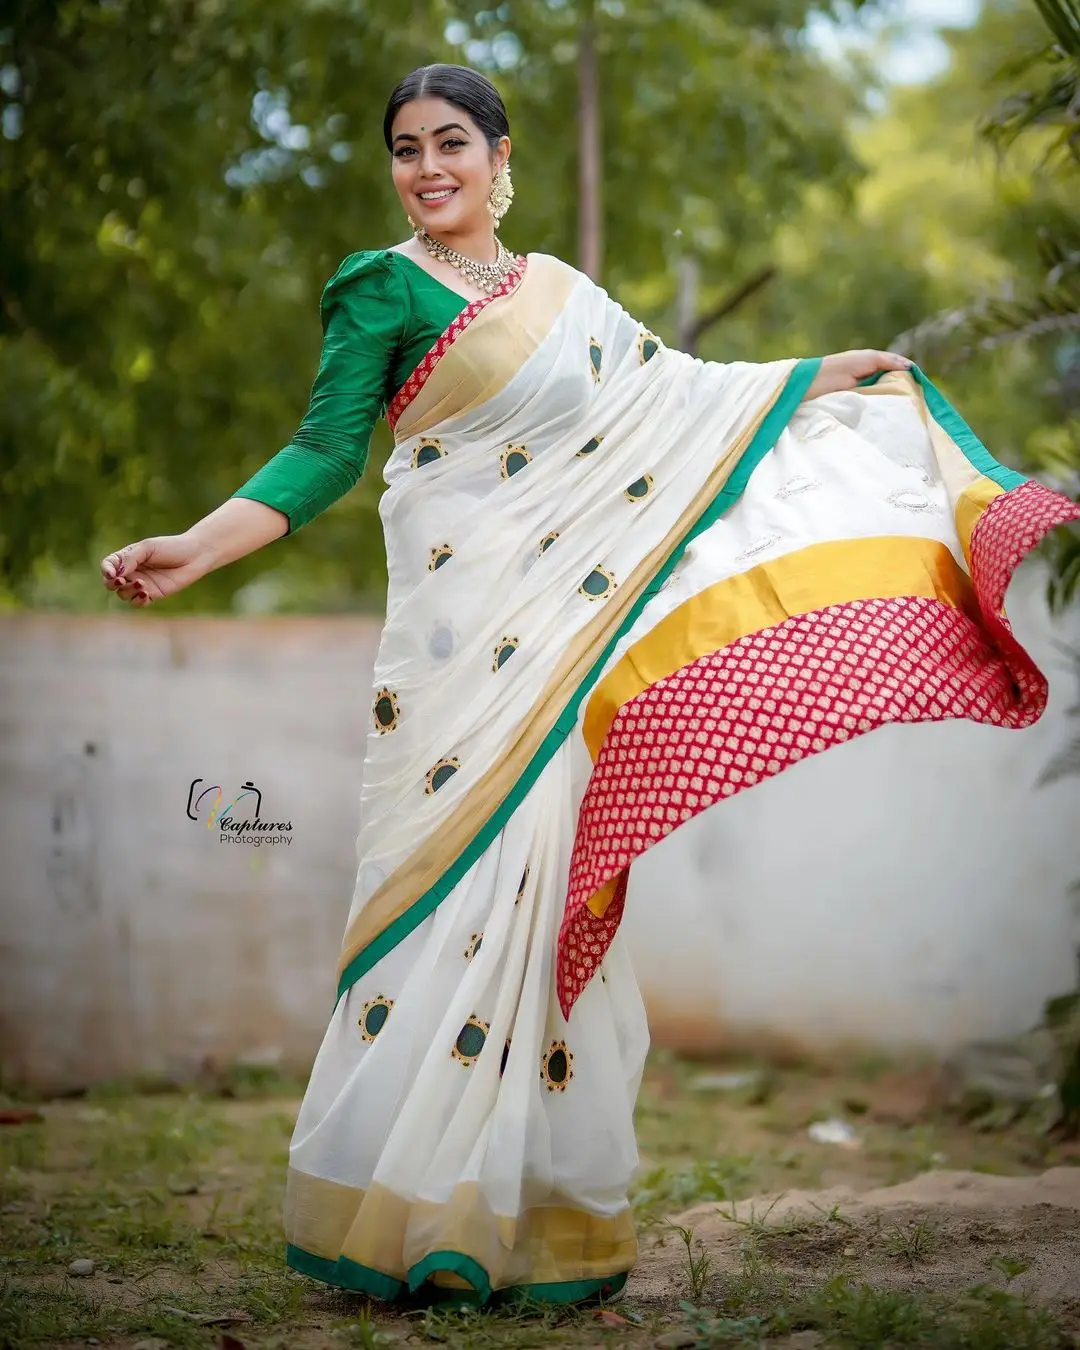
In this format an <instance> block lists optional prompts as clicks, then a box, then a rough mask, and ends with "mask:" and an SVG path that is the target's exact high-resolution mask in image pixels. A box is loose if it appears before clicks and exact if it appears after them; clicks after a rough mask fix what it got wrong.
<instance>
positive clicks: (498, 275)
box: [416, 229, 518, 295]
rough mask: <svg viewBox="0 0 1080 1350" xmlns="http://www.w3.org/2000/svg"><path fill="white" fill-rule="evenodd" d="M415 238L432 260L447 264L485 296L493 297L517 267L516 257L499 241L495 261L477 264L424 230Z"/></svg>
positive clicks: (473, 259) (420, 230)
mask: <svg viewBox="0 0 1080 1350" xmlns="http://www.w3.org/2000/svg"><path fill="white" fill-rule="evenodd" d="M416 237H417V238H418V239H419V240H420V242H421V243H422V244H423V246H424V247H425V248H426V249H427V251H428V252H429V253H430V254H431V256H432V257H433V258H436V259H438V261H439V262H444V263H449V264H450V266H451V267H452V268H454V270H455V271H456V272H458V273H459V274H460V275H461V276H462V277H464V278H465V280H466V281H467V282H469V283H470V285H473V286H475V287H476V289H477V290H478V291H483V292H484V294H485V295H494V293H495V292H496V291H497V290H498V289H499V287H500V286H501V285H502V284H503V282H504V281H505V280H506V278H507V277H508V276H509V275H510V273H511V272H513V271H514V269H515V268H516V267H517V265H518V258H517V255H516V254H513V253H511V252H510V250H509V249H508V248H507V247H506V245H505V244H504V243H503V241H502V240H501V239H496V241H495V243H496V245H497V247H498V250H499V251H498V256H497V257H496V259H495V261H494V262H493V263H483V262H477V261H476V259H475V258H467V257H466V256H465V254H464V253H458V251H457V250H456V249H453V248H450V246H449V245H448V244H444V243H443V242H442V241H441V240H439V239H433V238H432V237H431V235H430V234H428V232H427V230H425V229H419V230H417V232H416Z"/></svg>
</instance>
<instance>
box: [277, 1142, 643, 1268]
mask: <svg viewBox="0 0 1080 1350" xmlns="http://www.w3.org/2000/svg"><path fill="white" fill-rule="evenodd" d="M285 1235H286V1240H287V1241H288V1242H289V1243H290V1244H292V1245H293V1246H295V1247H299V1248H301V1249H302V1250H303V1251H306V1252H310V1253H311V1254H312V1255H313V1256H321V1257H323V1258H324V1259H326V1260H328V1261H336V1260H337V1259H338V1258H339V1257H341V1256H343V1257H345V1258H347V1259H348V1260H350V1261H356V1262H358V1263H359V1264H360V1265H362V1266H367V1267H369V1268H370V1269H372V1270H376V1271H379V1272H381V1273H382V1274H384V1275H388V1276H390V1277H391V1278H392V1279H397V1280H402V1281H404V1280H406V1279H407V1278H408V1270H409V1267H411V1266H415V1265H416V1264H417V1263H418V1262H420V1261H422V1260H423V1258H424V1257H425V1256H427V1255H429V1254H430V1253H431V1252H435V1251H453V1252H457V1253H460V1254H461V1255H463V1256H469V1257H471V1258H472V1259H473V1260H474V1261H477V1262H478V1263H479V1264H480V1265H481V1266H482V1267H483V1269H484V1270H485V1271H486V1272H487V1275H488V1278H489V1280H490V1281H491V1287H492V1288H493V1289H500V1288H507V1287H509V1286H511V1285H518V1284H557V1283H564V1282H569V1281H577V1280H591V1279H603V1278H604V1277H606V1276H608V1275H611V1274H615V1273H618V1272H621V1271H624V1270H628V1269H629V1268H630V1267H631V1266H632V1265H633V1264H634V1261H635V1259H636V1257H637V1236H636V1234H635V1232H634V1220H633V1215H632V1213H631V1211H630V1209H629V1207H627V1208H626V1209H623V1210H620V1211H619V1213H618V1214H616V1215H615V1216H614V1217H611V1218H607V1217H604V1216H602V1215H598V1214H591V1213H589V1212H588V1211H587V1210H584V1209H579V1208H576V1207H574V1206H571V1205H565V1204H562V1205H536V1206H533V1207H532V1208H530V1209H526V1210H524V1211H523V1212H522V1213H521V1214H518V1215H514V1216H512V1217H511V1216H507V1215H500V1214H494V1213H493V1212H492V1211H491V1209H490V1207H489V1205H488V1203H487V1201H486V1200H485V1198H484V1196H483V1194H482V1193H481V1191H480V1188H479V1186H477V1185H476V1183H475V1182H468V1183H462V1184H460V1185H458V1186H456V1187H455V1188H454V1190H453V1192H452V1193H451V1195H450V1198H449V1199H448V1200H447V1201H446V1202H445V1203H441V1204H437V1203H435V1202H433V1201H429V1200H405V1199H403V1198H402V1197H401V1196H399V1195H396V1194H395V1193H394V1192H393V1191H390V1190H388V1189H387V1188H386V1187H384V1186H379V1185H378V1184H376V1185H373V1186H371V1187H370V1188H369V1189H368V1190H366V1191H365V1190H361V1189H360V1188H358V1187H354V1186H346V1185H344V1184H343V1183H341V1182H337V1181H327V1180H325V1179H324V1178H322V1177H313V1176H309V1175H308V1174H307V1173H305V1172H300V1171H297V1170H296V1169H295V1168H290V1169H289V1171H288V1176H287V1181H286V1188H285ZM413 1245H414V1246H415V1250H409V1248H410V1246H413ZM440 1282H441V1283H449V1282H447V1281H440ZM452 1283H459V1282H458V1281H453V1282H452Z"/></svg>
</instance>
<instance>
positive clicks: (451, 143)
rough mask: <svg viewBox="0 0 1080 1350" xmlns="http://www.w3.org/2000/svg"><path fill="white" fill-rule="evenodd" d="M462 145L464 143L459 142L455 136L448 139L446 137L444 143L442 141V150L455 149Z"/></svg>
mask: <svg viewBox="0 0 1080 1350" xmlns="http://www.w3.org/2000/svg"><path fill="white" fill-rule="evenodd" d="M464 144H465V141H463V140H461V139H460V138H459V137H457V136H450V137H448V138H447V139H446V140H445V141H443V144H442V148H443V149H444V150H448V149H454V148H456V147H457V146H459V145H464Z"/></svg>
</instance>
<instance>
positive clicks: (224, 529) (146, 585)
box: [101, 497, 289, 607]
mask: <svg viewBox="0 0 1080 1350" xmlns="http://www.w3.org/2000/svg"><path fill="white" fill-rule="evenodd" d="M288 529H289V518H288V516H286V515H285V514H284V513H283V512H281V511H278V510H277V509H276V508H275V507H272V506H265V505H264V504H263V503H262V502H256V501H249V500H247V499H246V498H243V497H230V498H229V500H228V501H226V502H223V503H222V504H221V505H220V506H219V507H218V508H217V510H215V511H211V512H210V514H209V515H208V516H204V517H203V518H202V520H200V521H198V522H196V524H194V525H192V527H191V528H190V529H189V530H185V531H184V533H183V534H159V535H157V536H155V537H154V538H151V539H140V540H139V542H138V543H137V544H127V545H126V546H125V547H124V548H122V549H118V550H117V552H115V553H110V554H109V555H108V557H106V558H102V560H101V579H102V581H103V582H104V584H105V587H106V589H108V590H110V591H115V592H116V594H117V595H118V596H119V597H120V599H121V600H126V601H127V602H128V603H129V604H131V605H134V606H136V607H140V606H143V605H149V604H152V603H153V601H155V600H161V599H163V598H164V597H165V596H167V595H174V594H175V593H176V592H177V591H182V590H183V589H184V587H185V586H190V585H191V584H192V582H195V581H198V580H199V579H200V578H201V577H204V576H206V574H207V573H208V572H213V571H215V570H216V569H217V568H219V567H224V566H226V564H228V563H231V562H236V560H237V559H238V558H243V557H246V556H247V554H249V553H254V552H255V550H256V549H259V548H262V547H263V545H264V544H270V543H272V542H273V541H274V540H275V539H280V538H281V536H282V535H283V534H286V533H287V532H288Z"/></svg>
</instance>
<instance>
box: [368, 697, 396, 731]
mask: <svg viewBox="0 0 1080 1350" xmlns="http://www.w3.org/2000/svg"><path fill="white" fill-rule="evenodd" d="M371 715H372V717H373V718H374V719H375V729H376V730H377V731H378V733H379V735H380V736H385V735H386V733H387V732H388V731H393V730H394V728H395V727H396V726H397V724H398V718H399V717H400V716H401V709H400V708H399V707H398V701H397V695H396V694H394V693H391V691H390V690H389V689H380V690H379V692H378V693H377V694H376V695H375V702H374V703H373V704H372V705H371Z"/></svg>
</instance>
